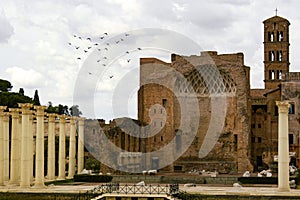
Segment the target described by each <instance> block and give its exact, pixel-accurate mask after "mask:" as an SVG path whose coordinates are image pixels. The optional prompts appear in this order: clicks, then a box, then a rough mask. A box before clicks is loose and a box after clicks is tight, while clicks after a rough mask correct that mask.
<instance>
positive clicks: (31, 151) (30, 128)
mask: <svg viewBox="0 0 300 200" xmlns="http://www.w3.org/2000/svg"><path fill="white" fill-rule="evenodd" d="M32 114H33V111H32V110H30V115H29V126H28V136H29V143H30V145H28V152H29V172H30V181H31V182H32V181H33V180H34V174H33V165H34V161H33V159H34V154H35V148H34V147H35V143H34V139H33V115H32Z"/></svg>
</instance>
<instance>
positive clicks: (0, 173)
mask: <svg viewBox="0 0 300 200" xmlns="http://www.w3.org/2000/svg"><path fill="white" fill-rule="evenodd" d="M4 110H6V106H0V166H3V156H4V154H3V150H4V148H3V114H4V113H3V111H4ZM3 172H4V170H3V168H2V170H0V186H2V185H4V181H3V180H4V178H3V175H4V174H3Z"/></svg>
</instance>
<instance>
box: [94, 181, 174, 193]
mask: <svg viewBox="0 0 300 200" xmlns="http://www.w3.org/2000/svg"><path fill="white" fill-rule="evenodd" d="M178 190H179V186H178V184H169V185H159V184H157V185H155V184H149V185H129V184H124V185H120V184H119V183H110V184H102V185H99V186H97V187H95V188H94V189H93V190H92V191H90V192H92V193H100V194H104V193H116V194H167V195H173V194H177V193H178Z"/></svg>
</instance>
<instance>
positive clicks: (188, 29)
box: [0, 0, 300, 120]
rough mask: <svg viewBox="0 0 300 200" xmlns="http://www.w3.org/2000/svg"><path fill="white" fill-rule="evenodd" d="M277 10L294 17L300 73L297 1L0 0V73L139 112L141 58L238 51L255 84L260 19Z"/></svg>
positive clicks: (51, 91) (51, 97)
mask: <svg viewBox="0 0 300 200" xmlns="http://www.w3.org/2000/svg"><path fill="white" fill-rule="evenodd" d="M276 8H277V9H278V15H279V16H281V17H284V18H286V19H288V20H289V21H290V23H291V25H290V44H291V45H290V62H291V66H290V71H300V56H297V55H298V54H299V53H300V45H299V44H300V34H298V33H297V30H298V31H299V30H300V12H299V8H300V3H299V1H297V0H273V1H272V0H265V1H260V0H239V1H236V0H198V1H192V0H164V1H156V0H142V1H138V0H127V1H122V0H44V1H35V0H27V1H24V0H1V1H0V54H1V59H0V79H5V80H8V81H10V82H11V83H12V85H13V89H12V91H13V92H18V91H19V88H24V91H25V94H26V95H28V96H31V97H33V95H34V91H35V90H36V89H37V90H38V92H39V97H40V101H41V103H42V104H43V105H48V102H49V101H51V102H52V104H53V105H58V104H64V105H68V106H69V107H70V106H72V105H74V104H78V105H79V109H81V111H82V112H83V116H86V117H87V118H103V119H106V120H110V119H113V118H116V117H124V116H129V117H132V118H136V117H137V95H136V92H137V90H138V86H139V77H138V73H139V72H138V67H139V58H140V57H158V58H160V59H163V60H165V61H170V53H172V52H175V53H181V54H186V55H188V54H198V55H199V53H200V52H201V51H203V50H207V51H208V50H212V51H218V53H219V54H226V53H237V52H242V53H244V59H245V65H247V66H250V69H251V74H250V76H251V88H262V87H263V70H264V68H263V24H262V21H263V20H265V19H267V18H270V17H272V16H274V15H275V9H276ZM79 37H81V39H80V38H79ZM195 44H196V45H195ZM197 47H199V49H198V48H197ZM76 48H78V49H76ZM105 48H106V49H105ZM98 49H100V50H98ZM85 51H86V52H85ZM126 80H127V82H126ZM128 80H130V81H128ZM123 88H124V89H126V88H127V89H126V92H125V90H122V89H123ZM128 88H130V89H128ZM122 91H123V92H122ZM120 100H122V102H121V103H120ZM116 107H122V109H121V110H122V111H120V112H119V111H118V108H116ZM124 107H125V109H124Z"/></svg>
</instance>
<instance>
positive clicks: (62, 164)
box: [57, 115, 66, 180]
mask: <svg viewBox="0 0 300 200" xmlns="http://www.w3.org/2000/svg"><path fill="white" fill-rule="evenodd" d="M65 125H66V116H65V115H61V116H59V149H58V178H57V179H58V180H64V179H66V132H65Z"/></svg>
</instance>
